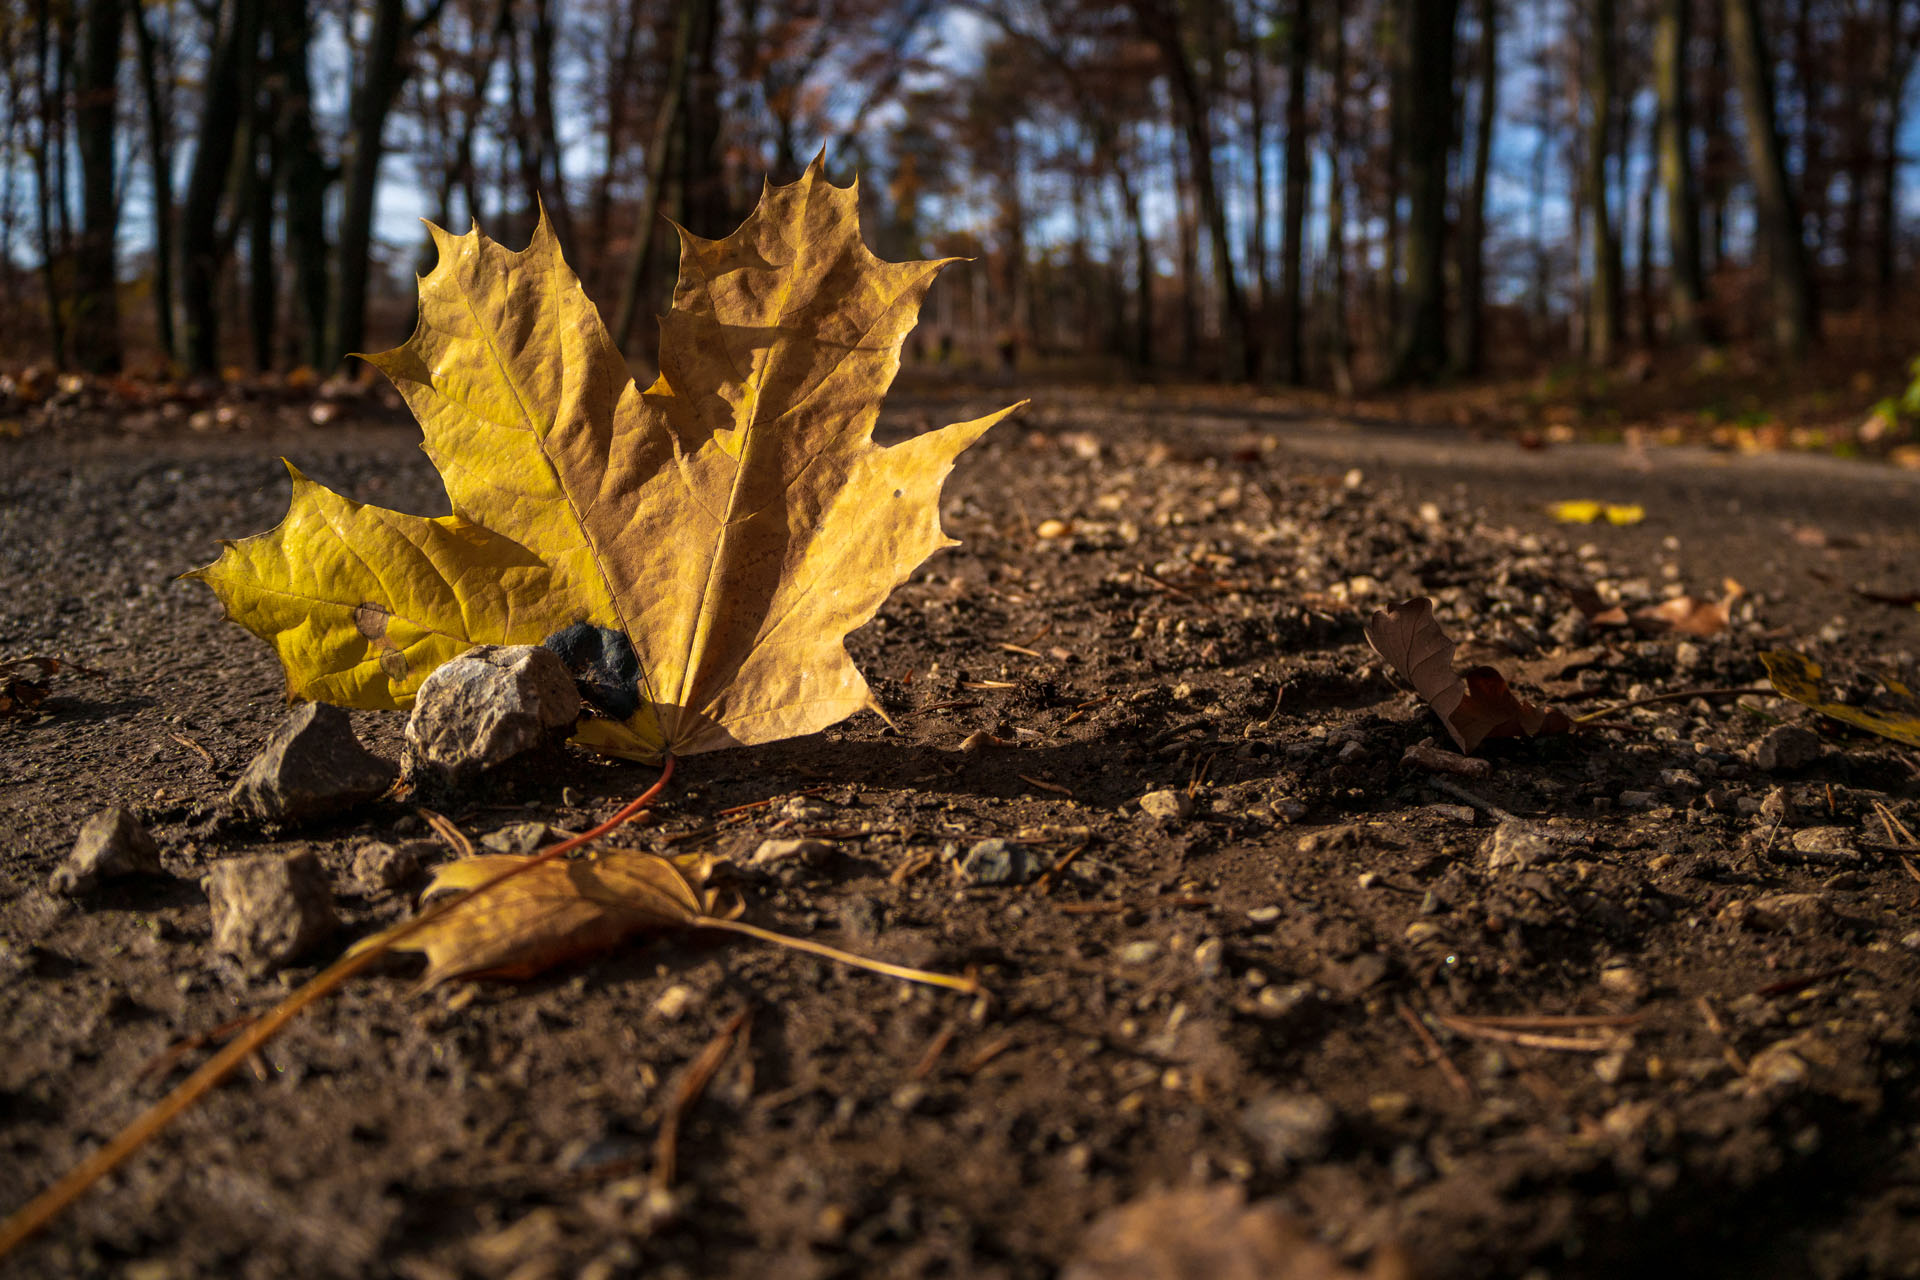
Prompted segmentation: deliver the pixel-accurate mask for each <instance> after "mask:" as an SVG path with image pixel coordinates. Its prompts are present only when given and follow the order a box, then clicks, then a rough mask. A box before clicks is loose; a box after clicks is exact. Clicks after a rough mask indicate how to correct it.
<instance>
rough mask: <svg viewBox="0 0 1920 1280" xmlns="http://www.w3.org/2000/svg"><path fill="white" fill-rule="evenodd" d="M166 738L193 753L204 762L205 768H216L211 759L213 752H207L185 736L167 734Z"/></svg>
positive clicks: (182, 734) (181, 734)
mask: <svg viewBox="0 0 1920 1280" xmlns="http://www.w3.org/2000/svg"><path fill="white" fill-rule="evenodd" d="M167 736H168V737H169V738H172V739H173V740H174V741H175V742H177V743H179V744H180V745H181V746H183V747H185V748H186V749H187V750H189V751H191V752H193V754H195V755H197V756H199V757H200V758H201V759H202V760H205V761H206V762H207V767H208V768H209V769H212V768H216V767H217V766H216V764H215V762H214V759H213V752H211V751H209V750H207V749H206V748H205V747H203V746H201V745H200V744H199V743H197V742H195V741H194V740H193V739H192V738H189V737H188V736H187V735H186V734H184V733H169V734H168V735H167Z"/></svg>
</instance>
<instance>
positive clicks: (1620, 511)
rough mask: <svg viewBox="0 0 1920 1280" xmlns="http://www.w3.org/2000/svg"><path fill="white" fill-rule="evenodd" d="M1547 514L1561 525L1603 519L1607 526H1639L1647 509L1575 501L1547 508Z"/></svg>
mask: <svg viewBox="0 0 1920 1280" xmlns="http://www.w3.org/2000/svg"><path fill="white" fill-rule="evenodd" d="M1547 514H1548V515H1551V516H1552V517H1553V518H1554V519H1555V520H1558V521H1560V522H1561V523H1562V524H1592V523H1593V522H1594V521H1596V520H1600V519H1602V518H1604V519H1605V520H1606V522H1607V523H1608V524H1639V523H1640V522H1641V521H1642V520H1645V519H1646V518H1647V509H1646V508H1645V507H1642V506H1640V505H1639V504H1637V503H1633V504H1623V503H1613V502H1593V501H1590V500H1587V499H1575V500H1573V501H1570V502H1555V503H1550V504H1549V505H1548V506H1547Z"/></svg>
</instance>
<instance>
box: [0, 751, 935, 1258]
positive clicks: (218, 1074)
mask: <svg viewBox="0 0 1920 1280" xmlns="http://www.w3.org/2000/svg"><path fill="white" fill-rule="evenodd" d="M672 778H673V757H672V756H671V755H668V756H667V757H665V758H664V759H663V760H662V761H661V764H660V776H659V777H658V778H657V779H655V780H654V783H653V785H652V786H650V787H648V788H647V789H646V790H645V791H644V792H642V793H641V794H640V795H639V796H638V797H637V798H635V799H634V800H633V801H631V802H630V803H628V804H627V805H625V806H624V807H623V808H621V810H620V811H619V812H618V813H616V814H614V815H613V816H612V817H611V818H608V819H607V820H606V821H605V822H603V823H601V824H600V825H599V826H597V827H595V828H593V829H592V830H591V831H586V832H582V833H581V834H580V835H577V836H574V837H572V838H571V839H568V840H563V841H561V842H560V843H559V844H556V845H551V846H549V847H547V848H545V849H542V850H541V851H540V852H539V853H538V854H537V855H535V856H534V857H531V858H528V859H527V860H526V861H525V862H523V863H521V864H519V865H518V866H515V867H511V868H509V869H507V870H505V871H502V872H501V873H500V874H499V875H497V876H494V877H493V878H492V879H490V880H484V881H482V882H481V883H479V884H477V885H475V886H474V887H473V888H472V889H469V890H468V891H467V892H465V893H463V894H459V895H457V896H454V897H449V898H447V899H445V900H443V901H440V902H436V903H434V904H432V905H431V906H429V907H427V908H425V909H424V910H422V911H421V912H420V914H419V915H417V916H415V917H414V918H413V919H411V920H409V921H407V922H406V923H404V924H401V925H397V926H395V927H394V928H392V929H388V930H387V931H385V932H384V933H381V934H377V935H375V937H373V938H371V939H369V940H368V942H369V945H367V946H365V947H359V948H355V949H354V950H353V951H350V952H349V953H348V954H346V955H345V956H342V957H341V958H340V959H339V960H336V961H334V963H332V964H330V965H328V966H327V967H326V968H325V969H323V970H321V971H320V972H319V973H318V974H315V975H314V976H313V977H312V978H310V979H308V980H307V982H306V983H305V984H303V985H302V986H301V987H299V988H298V989H297V990H295V991H294V993H293V994H292V995H290V996H288V997H287V998H286V999H285V1000H282V1001H281V1002H280V1003H279V1004H277V1005H275V1006H274V1007H273V1008H272V1009H269V1010H268V1011H267V1012H266V1013H265V1014H262V1015H261V1017H260V1018H259V1020H258V1021H256V1022H254V1023H253V1025H252V1026H250V1027H248V1028H247V1029H246V1030H245V1031H243V1032H242V1033H240V1034H239V1035H237V1036H235V1037H234V1038H233V1039H232V1040H230V1041H228V1042H227V1045H226V1047H225V1048H224V1049H222V1050H221V1051H220V1052H219V1053H216V1054H215V1055H214V1056H213V1057H211V1058H209V1059H208V1060H207V1061H206V1062H205V1063H204V1064H202V1066H201V1067H200V1069H199V1070H198V1071H195V1072H194V1073H193V1074H192V1075H190V1076H188V1077H187V1078H186V1079H185V1080H183V1081H181V1082H180V1084H179V1085H178V1086H177V1087H176V1088H175V1089H174V1090H173V1091H172V1092H171V1093H169V1094H167V1096H166V1097H164V1098H162V1099H160V1101H158V1102H156V1103H154V1104H153V1105H152V1106H151V1107H149V1108H147V1110H146V1111H144V1112H142V1113H141V1114H140V1115H139V1116H137V1117H135V1118H134V1120H133V1121H132V1123H130V1124H128V1125H127V1126H126V1127H125V1128H124V1129H122V1130H121V1131H120V1132H119V1133H117V1134H115V1135H114V1136H113V1138H112V1139H111V1140H110V1141H109V1142H108V1143H107V1145H106V1146H104V1147H102V1148H100V1150H98V1151H96V1152H94V1153H93V1154H92V1155H91V1156H88V1157H87V1158H86V1159H85V1160H82V1161H81V1162H80V1163H79V1164H77V1165H75V1166H74V1167H73V1168H72V1169H69V1170H68V1171H67V1172H66V1173H65V1174H64V1175H63V1176H62V1177H61V1178H60V1179H59V1181H57V1182H55V1183H54V1184H53V1185H52V1186H50V1187H48V1188H47V1189H46V1190H45V1191H42V1192H41V1193H40V1194H39V1195H37V1196H35V1197H34V1198H33V1199H32V1200H29V1201H28V1202H27V1203H26V1204H25V1205H23V1206H21V1208H20V1209H18V1210H17V1211H15V1212H14V1213H13V1214H11V1215H9V1216H8V1217H7V1219H6V1220H5V1221H4V1222H0V1258H5V1257H6V1256H7V1255H8V1254H10V1253H12V1252H13V1251H14V1250H15V1249H17V1248H19V1247H20V1246H21V1245H22V1244H25V1243H26V1242H27V1241H28V1240H29V1239H31V1238H32V1237H33V1236H35V1235H37V1234H39V1232H40V1231H41V1230H43V1229H44V1228H45V1227H46V1226H47V1224H48V1223H50V1222H52V1221H53V1220H54V1219H55V1218H56V1217H58V1216H59V1215H60V1214H61V1213H62V1212H63V1211H64V1210H65V1209H66V1208H67V1206H68V1205H71V1204H72V1203H73V1202H74V1201H76V1200H78V1199H79V1198H80V1197H81V1196H82V1195H84V1194H86V1192H87V1189H88V1188H89V1187H91V1186H93V1184H94V1183H96V1182H98V1181H100V1179H102V1178H104V1177H106V1176H107V1175H108V1174H109V1173H112V1172H113V1171H114V1170H115V1169H116V1168H118V1167H119V1166H120V1164H121V1163H122V1162H123V1161H125V1160H126V1159H127V1157H128V1156H131V1155H132V1154H133V1153H134V1152H136V1151H138V1150H139V1149H140V1148H141V1147H143V1146H145V1145H146V1144H147V1142H148V1141H150V1140H151V1139H152V1138H153V1137H154V1136H155V1135H156V1134H158V1133H159V1132H160V1131H161V1130H162V1129H165V1128H166V1127H167V1125H169V1124H171V1123H172V1122H173V1121H174V1119H175V1118H177V1117H178V1116H179V1115H180V1114H181V1113H182V1112H184V1111H185V1110H186V1109H187V1108H189V1107H191V1106H192V1105H193V1104H194V1103H196V1102H198V1101H199V1100H200V1099H201V1098H202V1097H204V1096H205V1095H206V1094H208V1093H210V1092H212V1090H213V1089H214V1088H215V1087H217V1086H218V1085H219V1084H220V1082H221V1081H222V1080H225V1079H226V1078H227V1076H228V1075H230V1074H231V1073H232V1072H233V1070H234V1069H235V1068H236V1067H238V1066H239V1065H240V1064H241V1063H243V1062H245V1061H246V1060H247V1059H248V1058H250V1057H252V1056H253V1055H254V1053H255V1052H257V1051H258V1050H259V1049H260V1048H261V1046H263V1045H265V1044H266V1043H267V1042H268V1041H269V1040H271V1039H273V1038H274V1037H275V1036H276V1035H278V1034H279V1033H280V1029H281V1028H282V1027H284V1026H286V1025H287V1024H288V1023H289V1022H291V1021H293V1020H294V1018H296V1017H297V1016H299V1014H300V1013H301V1012H302V1011H304V1010H305V1009H306V1008H307V1007H308V1006H309V1005H311V1004H314V1003H315V1002H317V1001H319V1000H321V999H322V998H324V997H326V996H327V995H330V994H331V993H332V992H334V991H335V990H337V989H338V988H339V987H340V986H342V985H343V984H344V983H346V981H347V980H348V979H349V978H352V977H353V976H355V975H356V974H358V973H361V972H363V971H364V970H366V969H367V968H368V967H369V966H371V965H372V964H373V963H374V962H375V961H377V960H379V959H380V958H381V957H383V956H385V955H386V954H387V953H388V952H390V951H392V950H393V948H394V945H395V944H396V943H400V942H404V941H406V940H407V939H408V938H410V937H412V936H413V935H414V934H416V933H418V932H420V931H421V930H422V929H424V928H426V926H427V925H429V924H431V923H433V922H434V921H435V920H438V919H440V918H441V917H442V916H444V915H446V914H447V913H448V912H450V911H453V910H455V909H457V908H458V907H460V906H461V905H462V904H464V903H467V902H470V901H472V900H473V899H474V898H477V897H479V896H480V895H481V894H483V893H487V892H489V891H491V890H492V889H494V888H496V887H498V886H499V885H502V884H505V883H506V882H507V881H509V880H511V879H513V878H514V877H515V876H521V875H525V874H526V873H527V872H529V871H531V870H533V869H534V868H535V867H538V866H542V865H544V864H546V863H548V862H551V861H553V860H554V859H555V858H558V857H561V856H563V855H565V854H567V853H570V852H572V851H573V850H575V849H577V848H579V847H580V846H581V845H583V844H586V843H587V842H589V841H591V840H597V839H599V838H600V837H601V836H603V835H606V834H607V833H608V832H609V831H612V830H613V829H614V828H615V827H618V826H619V825H620V824H621V823H623V822H627V821H630V820H631V819H633V818H634V817H635V816H637V815H638V814H640V813H641V812H643V811H644V810H645V809H646V808H647V807H648V806H649V805H651V804H652V803H653V802H654V801H655V800H657V799H659V797H660V793H661V792H663V791H665V790H666V787H667V783H668V782H669V781H670V780H671V779H672ZM775 936H777V935H775ZM790 941H792V940H790ZM792 944H793V945H795V946H799V947H801V948H802V949H803V950H805V949H808V948H807V945H806V944H802V943H799V942H798V941H793V943H792ZM848 959H849V960H854V958H853V957H848ZM855 962H856V963H858V961H855ZM868 967H875V966H873V965H871V964H869V966H868ZM906 972H912V971H911V970H908V971H906ZM954 981H957V980H956V979H945V980H943V985H951V984H952V983H953V982H954Z"/></svg>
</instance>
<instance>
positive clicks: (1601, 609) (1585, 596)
mask: <svg viewBox="0 0 1920 1280" xmlns="http://www.w3.org/2000/svg"><path fill="white" fill-rule="evenodd" d="M1566 592H1567V594H1568V595H1569V596H1571V597H1572V598H1573V607H1574V608H1576V609H1578V610H1579V611H1580V613H1581V615H1582V616H1584V617H1585V618H1586V620H1587V622H1588V624H1589V625H1591V626H1595V627H1624V626H1626V625H1628V624H1629V623H1630V622H1632V619H1631V618H1629V617H1628V616H1627V611H1626V610H1625V609H1624V608H1622V607H1621V606H1620V605H1617V604H1611V603H1609V602H1608V601H1607V600H1605V599H1603V598H1602V597H1601V595H1600V593H1599V592H1598V591H1595V590H1594V589H1593V588H1592V587H1587V586H1569V587H1567V588H1566Z"/></svg>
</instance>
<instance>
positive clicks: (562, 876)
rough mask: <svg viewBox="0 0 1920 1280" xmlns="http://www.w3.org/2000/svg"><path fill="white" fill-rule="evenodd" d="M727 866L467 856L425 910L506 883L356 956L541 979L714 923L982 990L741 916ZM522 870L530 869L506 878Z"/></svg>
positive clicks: (464, 973)
mask: <svg viewBox="0 0 1920 1280" xmlns="http://www.w3.org/2000/svg"><path fill="white" fill-rule="evenodd" d="M723 865H724V864H723V863H722V862H721V861H720V860H719V859H718V858H715V857H713V856H712V855H711V854H699V853H687V854H676V855H673V856H668V855H665V854H658V853H650V852H648V851H646V850H644V849H603V850H600V851H599V852H597V853H595V854H594V855H593V856H591V857H587V858H579V859H574V860H571V861H567V860H562V859H554V858H550V857H546V856H543V855H538V854H536V855H533V856H530V857H524V858H523V857H514V856H510V855H488V856H483V857H479V858H462V859H460V860H459V861H457V862H450V863H448V864H447V865H445V866H443V867H441V868H440V869H439V870H438V871H436V872H435V873H434V877H433V880H432V882H431V883H430V884H428V886H427V890H426V893H425V894H424V895H423V899H422V902H423V906H425V905H430V904H429V900H431V899H433V898H435V897H437V896H440V895H443V894H451V893H470V891H473V890H477V889H479V888H481V887H482V886H485V885H488V884H493V885H494V887H493V888H492V889H490V890H489V891H488V892H486V893H477V892H472V893H471V896H469V897H468V898H466V899H465V900H464V901H461V902H457V903H455V904H454V906H453V909H452V910H451V911H446V912H443V913H442V914H440V915H439V916H437V917H435V918H434V919H431V920H429V921H427V922H426V923H425V924H424V925H419V924H402V925H396V926H394V927H393V928H391V929H388V930H387V931H386V932H385V933H380V934H375V935H374V936H373V937H371V938H368V939H366V940H365V941H364V942H362V943H360V944H359V946H357V947H355V948H354V952H353V953H358V952H361V951H365V950H371V949H374V948H380V947H384V948H386V949H388V950H392V951H417V952H419V953H421V954H422V955H425V956H426V958H427V970H426V972H425V973H424V974H423V975H421V979H420V985H421V986H422V987H432V986H436V985H438V984H440V983H442V982H446V981H449V980H451V979H454V978H507V979H517V978H528V977H532V976H533V975H534V974H537V973H540V972H543V971H544V970H547V969H550V968H552V967H554V966H555V965H559V964H565V963H566V962H567V961H569V960H578V959H584V958H586V957H589V956H593V955H598V954H599V953H601V952H604V951H608V950H611V949H612V948H614V947H616V946H618V945H619V944H620V943H622V942H624V941H626V940H627V939H628V938H631V937H633V936H634V935H636V934H640V933H645V932H647V931H649V930H668V929H711V930H715V931H717V932H722V933H735V934H741V935H743V936H745V937H749V938H757V939H759V940H760V941H762V942H771V943H773V944H775V945H776V946H781V947H785V948H787V949H788V950H792V951H803V952H806V953H807V954H809V955H815V956H819V957H821V958H822V959H826V960H831V961H834V962H835V963H838V964H846V965H852V966H853V967H855V968H859V969H866V970H869V971H871V972H874V973H879V974H883V975H885V976H886V977H890V978H897V979H900V980H901V981H904V982H919V983H924V984H926V985H928V986H936V987H946V988H948V989H950V990H955V991H963V992H968V993H977V992H978V991H979V990H980V987H979V984H978V983H976V982H975V981H974V980H973V979H972V978H970V977H954V976H952V975H950V974H943V973H930V972H928V971H926V970H922V969H912V968H908V967H906V966H904V965H896V964H890V963H888V962H886V961H884V960H874V959H870V958H868V957H866V956H860V955H855V954H853V953H851V952H847V951H841V950H839V949H838V948H836V947H828V946H824V945H822V944H821V943H818V942H811V941H809V940H807V939H805V938H793V937H788V936H787V935H786V934H782V933H776V932H774V931H772V930H769V929H762V928H760V927H759V926H758V925H752V924H748V923H746V922H745V921H743V920H741V919H739V918H738V917H739V916H740V913H741V910H742V903H741V902H740V900H739V898H738V897H737V896H735V895H734V894H733V893H732V892H731V891H730V890H728V889H725V888H722V887H720V886H718V885H716V884H715V880H716V878H717V876H718V875H719V873H720V871H721V869H722V867H723ZM519 867H526V868H527V870H526V871H525V872H524V873H522V874H519V875H515V876H514V877H513V878H512V879H508V880H504V881H502V880H501V879H500V878H501V876H502V875H503V874H504V873H506V872H509V871H513V870H515V869H516V868H519ZM495 882H498V883H495ZM403 931H405V932H404V934H403Z"/></svg>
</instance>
